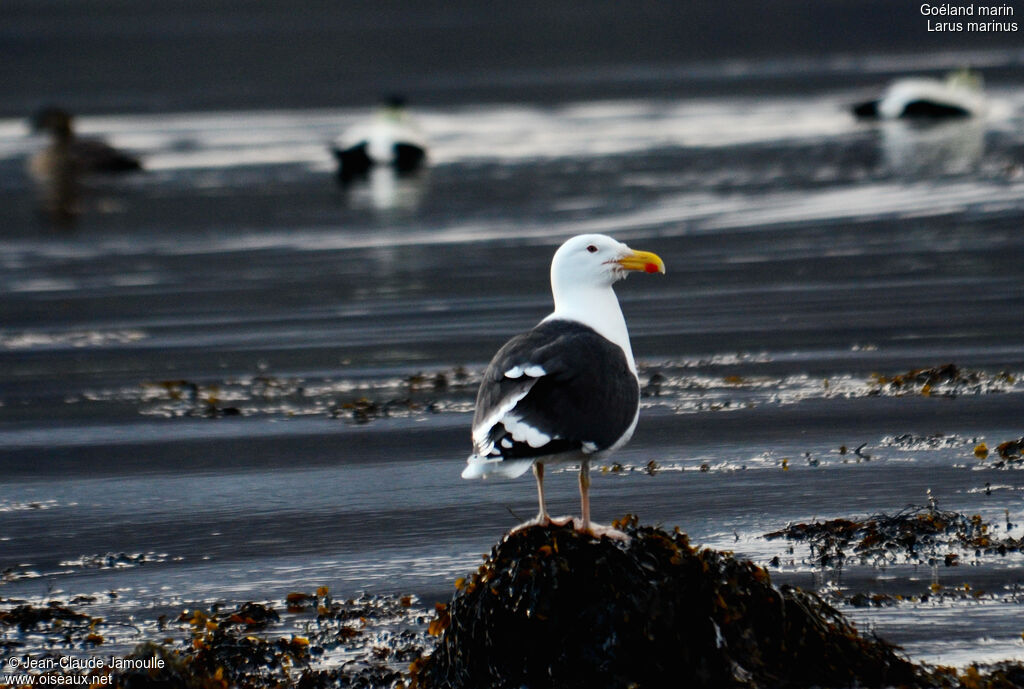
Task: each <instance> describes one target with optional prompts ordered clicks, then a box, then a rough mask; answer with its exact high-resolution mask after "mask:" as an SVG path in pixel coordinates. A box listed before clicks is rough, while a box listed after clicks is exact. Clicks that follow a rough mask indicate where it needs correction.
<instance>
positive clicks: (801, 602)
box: [413, 519, 922, 689]
mask: <svg viewBox="0 0 1024 689" xmlns="http://www.w3.org/2000/svg"><path fill="white" fill-rule="evenodd" d="M619 526H621V527H623V528H624V529H625V531H626V533H627V534H628V535H629V536H630V538H629V540H628V541H625V542H623V541H618V540H613V539H609V538H602V539H600V540H598V539H595V538H593V537H590V536H586V535H581V534H579V533H577V532H576V531H574V530H573V529H572V528H570V527H557V526H551V527H531V528H527V529H524V530H522V531H519V532H516V533H514V534H510V535H509V536H507V537H506V538H505V539H504V540H503V541H502V542H501V543H499V544H498V545H497V546H496V547H495V548H494V550H493V551H492V552H491V555H490V557H489V558H488V559H487V561H486V562H485V563H484V564H483V565H482V566H481V567H480V569H479V570H478V571H477V572H476V573H475V574H474V575H473V576H472V577H471V579H470V580H468V581H464V580H460V581H458V582H457V583H456V585H457V586H458V587H459V588H460V590H459V592H458V593H457V594H456V595H455V596H454V598H453V599H452V601H451V604H450V605H448V606H447V607H444V606H441V608H440V609H439V615H438V619H437V620H436V621H435V624H434V631H435V632H437V633H439V634H441V635H442V636H441V639H440V640H439V643H438V645H437V648H436V649H435V651H434V653H433V654H432V655H431V656H430V657H429V658H427V659H425V660H423V661H421V662H420V663H418V664H415V665H414V668H413V686H414V687H419V688H420V689H434V688H440V687H451V688H453V689H458V688H460V687H466V688H469V687H491V688H494V689H498V688H503V687H508V688H510V689H511V688H513V687H514V688H516V689H518V688H519V687H523V686H527V687H557V688H566V689H567V688H575V687H663V686H668V685H667V684H666V682H669V683H670V684H671V686H687V687H761V686H771V687H783V686H786V687H811V686H821V687H829V686H836V687H838V686H843V687H845V686H849V685H851V684H856V685H859V686H865V687H880V686H892V685H916V684H920V683H921V678H922V675H921V672H920V670H919V669H918V668H917V667H916V666H914V665H913V664H911V663H910V662H908V661H907V660H905V659H904V658H902V657H901V656H900V655H898V654H897V653H896V649H895V647H893V646H891V645H889V644H886V643H885V642H882V641H879V640H874V639H867V638H864V637H862V636H860V635H858V634H857V632H856V630H855V629H854V628H853V626H852V625H851V624H850V623H848V622H847V621H846V620H844V619H843V617H842V616H841V615H840V614H839V613H838V612H837V611H836V610H835V609H833V608H831V607H830V606H829V605H827V604H826V603H825V602H824V601H822V600H821V599H820V598H819V597H818V596H816V595H814V594H811V593H805V592H802V591H800V590H798V589H793V588H790V587H781V588H775V587H773V586H772V585H771V582H770V580H769V576H768V573H767V572H766V571H765V570H764V569H762V568H760V567H758V566H756V565H754V564H752V563H750V562H748V561H745V560H739V559H736V558H734V557H732V555H731V554H728V553H720V552H717V551H713V550H706V549H702V550H697V549H694V548H692V547H691V546H690V544H689V542H688V540H687V537H686V536H685V535H684V534H681V533H679V532H678V530H677V531H676V532H675V533H668V532H666V531H663V530H661V529H657V528H653V527H640V526H638V524H637V522H636V520H635V519H627V520H626V523H624V524H619Z"/></svg>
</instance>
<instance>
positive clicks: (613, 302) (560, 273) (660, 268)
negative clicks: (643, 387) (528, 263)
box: [548, 234, 665, 371]
mask: <svg viewBox="0 0 1024 689" xmlns="http://www.w3.org/2000/svg"><path fill="white" fill-rule="evenodd" d="M631 271H640V272H644V273H664V272H665V264H664V263H663V262H662V260H661V259H660V258H659V257H658V256H657V255H655V254H652V253H651V252H649V251H634V250H633V249H630V248H629V247H628V246H626V245H625V244H623V243H622V242H618V241H615V240H614V239H612V238H611V237H607V236H605V235H603V234H581V235H578V236H576V237H573V238H572V239H570V240H568V241H567V242H566V243H565V244H563V245H562V246H561V247H559V249H558V251H556V252H555V257H554V258H553V259H552V260H551V294H552V296H553V297H554V299H555V310H554V312H553V313H552V314H551V315H550V316H548V319H563V320H570V321H576V322H578V323H583V324H584V325H587V326H589V327H591V328H593V329H594V330H596V331H597V332H598V333H600V334H601V335H602V336H604V337H605V338H607V339H608V340H611V341H612V342H614V343H615V344H617V345H619V346H620V347H622V350H623V352H625V354H626V359H627V361H628V362H629V367H630V369H631V370H634V371H635V370H636V365H635V364H634V362H633V352H632V350H631V349H630V346H629V333H628V332H627V330H626V321H625V319H624V318H623V317H622V310H621V309H620V308H619V300H618V299H616V298H615V292H614V291H613V290H612V285H614V284H615V283H616V282H618V281H619V280H621V279H623V278H624V277H626V276H627V275H628V274H629V273H630V272H631Z"/></svg>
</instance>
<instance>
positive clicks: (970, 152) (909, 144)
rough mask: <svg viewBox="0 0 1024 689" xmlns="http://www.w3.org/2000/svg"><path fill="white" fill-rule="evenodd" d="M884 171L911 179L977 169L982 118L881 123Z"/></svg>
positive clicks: (982, 137)
mask: <svg viewBox="0 0 1024 689" xmlns="http://www.w3.org/2000/svg"><path fill="white" fill-rule="evenodd" d="M880 129H881V136H882V153H883V156H884V160H885V167H886V169H887V171H889V172H892V173H894V174H897V175H905V176H911V177H934V176H941V175H962V174H966V173H969V172H972V171H974V170H977V169H978V166H979V165H980V164H981V161H982V156H983V155H984V153H985V130H986V123H985V120H984V118H977V117H972V118H965V119H959V120H953V121H948V122H934V123H932V122H928V123H918V122H908V121H902V120H899V121H887V122H883V123H882V124H881V127H880Z"/></svg>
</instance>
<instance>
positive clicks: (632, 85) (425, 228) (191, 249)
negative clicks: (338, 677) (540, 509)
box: [0, 1, 1024, 663]
mask: <svg viewBox="0 0 1024 689" xmlns="http://www.w3.org/2000/svg"><path fill="white" fill-rule="evenodd" d="M918 8H919V4H915V3H891V2H886V3H882V2H877V3H870V2H869V3H863V2H859V3H853V2H850V3H846V2H823V3H814V4H809V3H789V2H783V3H770V4H769V3H757V4H755V3H741V4H729V5H713V6H712V5H710V4H700V5H699V6H697V7H683V6H681V5H676V4H669V3H641V4H629V5H627V4H624V3H594V4H591V5H588V6H586V7H584V8H582V9H581V8H580V7H579V6H578V5H568V4H564V5H563V4H557V3H556V4H550V3H548V4H539V3H538V4H536V5H522V4H519V5H516V9H515V10H514V11H513V10H511V9H507V8H506V9H502V8H493V7H484V6H482V5H479V6H478V5H476V4H470V3H464V4H461V5H458V4H452V3H437V4H433V5H432V4H412V3H409V4H408V6H405V4H399V3H383V4H373V5H370V4H365V5H360V4H345V5H334V4H330V5H328V4H326V3H324V4H322V5H319V6H315V7H314V6H312V5H304V6H303V8H302V9H301V10H297V9H295V8H294V7H293V6H292V5H289V4H286V3H258V4H257V3H253V4H252V5H251V6H246V5H239V4H231V5H227V4H216V3H214V4H211V3H190V2H180V3H162V4H137V3H127V2H125V3H92V2H89V3H87V2H79V3H45V2H32V3H30V2H17V1H15V2H5V3H4V4H3V6H2V8H0V19H2V21H0V49H2V50H3V56H4V67H3V70H2V71H0V93H2V94H3V95H4V98H3V99H2V101H0V116H2V117H5V118H7V119H3V120H0V228H2V236H0V372H2V373H0V476H2V487H0V569H2V570H6V578H5V583H3V584H0V596H3V597H9V598H17V597H25V598H28V599H33V600H35V599H40V600H42V599H45V597H46V596H48V595H51V594H55V595H67V596H71V595H74V594H78V593H103V592H106V591H110V590H115V591H117V592H118V598H117V599H116V600H113V599H112V600H109V601H108V600H106V598H104V601H105V602H104V603H103V604H102V605H105V606H107V607H108V608H109V610H105V611H103V612H104V614H109V615H113V616H114V617H117V616H122V617H123V616H130V617H131V618H133V619H135V620H136V621H141V620H150V621H151V620H152V619H154V618H155V617H156V615H157V614H159V613H160V612H164V611H166V610H168V609H174V608H175V607H177V606H182V605H185V604H187V603H189V602H193V601H211V600H218V599H220V600H223V599H227V600H247V599H271V598H274V597H276V596H281V595H283V594H284V593H285V592H287V591H289V590H292V589H294V588H304V589H310V588H313V587H315V586H316V585H320V584H327V585H330V586H331V587H332V590H335V591H337V592H338V593H339V594H341V595H350V594H353V593H355V592H357V591H360V590H370V591H374V592H382V593H405V592H413V593H416V594H418V595H419V596H420V597H421V598H422V599H423V600H424V601H427V602H429V601H432V600H440V599H443V598H445V597H446V596H447V595H448V593H449V591H450V586H451V581H452V580H453V579H454V578H455V577H456V576H459V575H461V574H464V573H465V572H466V571H467V570H469V569H472V568H473V567H475V566H476V564H477V563H478V561H479V554H480V553H482V552H485V551H487V550H488V549H489V548H490V546H491V545H492V544H493V543H494V542H495V541H496V540H497V539H498V538H499V537H500V536H501V534H502V533H504V531H506V530H507V529H508V528H510V527H511V526H512V525H514V524H515V523H516V522H517V520H519V519H523V518H526V517H527V516H529V515H530V514H531V513H532V510H533V509H534V500H535V498H534V495H533V490H534V489H533V485H532V482H531V481H529V480H528V479H523V480H521V481H513V482H486V483H481V482H465V481H462V480H460V479H459V473H460V471H461V467H462V462H463V461H464V457H465V455H466V454H467V452H468V444H469V442H468V425H469V421H470V417H471V411H472V402H473V394H474V390H475V384H476V382H477V380H478V376H479V373H480V371H481V369H482V368H483V366H484V365H485V364H486V362H487V360H488V358H489V357H490V355H491V354H492V353H493V352H494V351H495V349H496V348H497V347H498V346H500V344H501V343H502V342H503V341H504V340H505V339H506V338H507V337H509V336H510V335H512V334H513V333H515V332H517V331H519V330H522V329H524V328H527V327H530V325H532V324H533V323H535V322H536V321H537V320H538V319H539V318H541V317H542V316H543V315H545V314H546V313H547V310H548V309H549V308H550V303H549V300H550V296H549V292H548V284H547V266H548V262H549V260H550V256H551V253H552V252H553V250H554V249H555V247H556V246H557V245H558V244H559V243H560V242H561V241H562V240H563V239H564V238H566V237H568V236H571V235H573V234H576V233H579V232H590V231H600V232H607V233H610V234H614V235H615V236H616V237H618V238H620V239H623V240H625V241H627V242H629V243H630V244H632V245H634V246H636V247H637V248H644V249H649V250H653V251H656V252H658V253H659V254H660V255H661V256H662V257H663V258H664V259H665V262H666V264H667V266H668V274H667V275H666V276H665V277H664V278H661V277H660V276H659V277H648V276H637V277H635V278H633V279H630V280H629V281H628V282H626V283H624V284H622V285H621V286H620V287H619V288H618V293H619V295H620V299H621V301H622V304H623V309H624V311H625V313H626V316H627V320H628V322H629V326H630V330H631V333H632V340H633V348H634V351H635V353H636V355H637V359H638V361H639V362H640V364H641V377H642V379H643V382H644V383H645V384H646V383H648V382H649V381H650V379H651V378H652V377H653V376H654V375H655V374H658V375H661V376H664V383H663V386H662V390H661V394H660V395H657V396H655V395H653V394H652V395H650V396H648V397H645V399H644V408H643V411H642V417H641V423H640V426H639V428H638V431H637V434H636V436H635V438H634V440H633V441H632V442H631V443H630V445H629V446H627V447H626V448H624V449H623V450H622V451H621V452H620V453H619V455H618V456H617V457H616V459H617V460H618V461H619V462H621V463H622V465H623V467H624V470H623V471H622V472H611V471H609V472H607V473H601V472H600V471H598V472H596V475H595V479H594V510H595V516H596V518H597V519H599V520H601V521H610V520H611V519H613V518H616V517H618V516H621V515H622V514H624V513H626V512H633V513H639V514H640V516H641V518H642V519H643V520H644V521H648V522H652V523H662V524H665V525H669V526H674V525H679V526H680V527H681V528H683V529H684V530H686V531H687V532H688V533H689V534H690V535H691V537H692V538H693V540H694V542H696V543H700V544H706V545H710V546H714V547H720V548H731V549H735V550H737V551H739V552H740V553H743V554H745V555H748V556H750V557H753V558H754V559H755V560H757V561H758V562H761V563H766V562H769V561H770V560H771V558H772V557H774V556H776V555H781V556H782V560H783V562H782V564H781V565H780V566H779V567H777V568H775V569H773V576H774V577H776V579H777V580H779V581H794V582H796V583H799V584H801V585H805V586H811V587H815V586H819V587H824V588H825V589H836V590H839V591H840V592H846V593H853V592H858V591H860V592H875V591H894V592H900V593H904V594H906V595H914V594H920V593H921V592H923V591H930V590H931V584H932V583H933V581H938V582H941V583H942V584H943V585H947V586H949V587H954V586H960V585H962V584H963V583H964V582H970V583H972V584H973V585H974V586H975V587H978V586H983V587H984V588H985V589H986V590H988V591H989V592H990V593H991V597H990V598H988V599H985V600H984V601H982V602H980V603H979V602H975V601H971V602H969V603H964V604H955V603H933V604H931V605H926V604H911V603H907V604H904V605H901V606H898V607H897V608H895V609H892V610H885V611H878V610H873V611H867V612H865V611H860V610H856V609H846V610H844V611H845V612H850V613H851V614H853V615H855V616H859V617H858V621H860V622H861V623H862V624H863V625H864V626H866V627H869V628H875V629H877V630H878V631H879V633H881V634H882V635H883V636H886V637H887V638H892V639H893V640H895V641H897V642H899V643H904V644H905V645H906V646H907V648H908V650H909V651H910V652H911V653H912V654H914V655H915V657H923V658H926V659H933V660H941V661H943V662H958V663H960V662H966V661H967V660H970V659H978V658H982V659H984V658H990V659H991V658H1002V657H1020V656H1021V655H1022V650H1021V649H1022V648H1024V647H1022V646H1021V641H1020V629H1019V623H1018V620H1019V602H1018V601H1017V599H1016V598H1015V597H1014V593H1013V592H1014V591H1016V588H1015V587H1019V585H1020V584H1021V583H1024V582H1022V575H1021V568H1020V561H1019V558H1015V557H1008V558H978V559H977V560H976V561H975V562H974V563H973V564H970V565H965V566H962V567H954V568H945V569H941V568H940V569H937V570H935V569H931V568H928V567H919V566H914V565H904V566H901V567H894V568H892V569H889V570H879V569H876V568H872V567H859V568H858V567H851V568H849V569H848V570H846V571H843V572H836V571H826V572H815V570H814V568H813V567H811V566H809V565H808V564H807V563H806V562H804V561H803V557H804V555H803V554H801V553H800V552H799V551H797V552H794V553H787V551H786V544H783V543H780V542H778V541H771V542H769V541H765V540H764V539H763V538H761V536H762V534H764V533H766V532H768V531H772V530H775V529H779V528H782V527H783V526H784V525H785V524H786V523H787V522H788V521H790V520H802V521H807V520H811V519H813V518H821V519H825V518H832V517H852V516H858V515H860V516H864V515H867V514H872V513H877V512H889V513H893V512H896V511H898V510H900V509H902V508H903V507H904V506H906V505H907V504H922V503H924V502H925V501H926V500H927V495H928V491H931V492H932V495H933V496H935V497H937V498H938V499H939V501H940V505H941V506H942V507H943V508H947V509H954V510H958V511H963V512H965V513H969V514H970V513H980V514H982V515H983V516H984V517H985V518H986V519H988V520H990V521H992V522H993V523H994V524H1002V523H1004V521H1005V518H1004V515H1005V514H1009V515H1011V516H1012V519H1013V521H1014V522H1015V523H1017V524H1022V523H1024V515H1021V512H1024V507H1022V503H1021V499H1022V494H1024V479H1022V478H1021V474H1020V471H1019V470H1007V469H998V468H996V467H994V466H993V464H994V463H993V462H989V463H983V462H979V460H978V459H977V458H976V457H975V456H974V453H973V448H974V447H975V445H977V444H978V443H979V442H986V443H987V444H988V445H989V446H990V447H994V446H996V445H997V444H998V443H1000V442H1003V441H1006V440H1011V439H1014V438H1018V437H1020V436H1021V435H1022V433H1024V429H1022V428H1021V422H1020V419H1021V418H1022V412H1024V406H1022V404H1021V397H1020V393H1021V389H1022V387H1021V384H1020V382H1019V381H1020V379H1021V378H1020V377H1021V374H1022V373H1024V346H1022V345H1021V342H1022V336H1024V319H1022V318H1021V315H1022V312H1024V308H1022V307H1024V269H1022V266H1024V238H1022V235H1021V217H1022V210H1024V177H1022V174H1021V164H1022V162H1024V127H1022V122H1024V117H1022V110H1024V74H1022V71H1021V67H1022V51H1021V48H1020V44H1019V34H1007V35H1002V34H994V35H975V34H958V35H956V36H939V35H935V34H929V33H928V32H927V31H926V29H925V18H924V17H922V16H921V15H920V13H919V10H918ZM964 64H970V65H972V66H974V67H976V68H978V69H980V70H981V71H982V72H983V74H984V76H985V79H986V85H987V89H988V93H989V96H990V101H991V107H990V112H989V114H988V116H987V117H985V118H983V119H981V120H978V121H971V122H963V123H958V124H955V125H952V126H945V127H933V128H917V127H907V126H902V125H899V124H892V125H891V126H890V125H879V126H875V125H863V124H858V123H856V122H855V121H854V120H853V119H852V117H851V116H850V115H849V112H848V106H849V104H850V103H852V102H854V101H855V100H857V99H859V98H862V97H865V96H866V95H871V94H874V93H877V91H878V90H879V89H880V88H882V86H884V84H885V83H886V82H887V81H889V80H890V79H891V78H893V77H894V76H899V75H903V74H906V73H914V74H923V75H928V76H942V74H943V73H944V72H945V71H947V70H949V69H953V68H956V67H959V66H962V65H964ZM394 90H400V91H403V92H405V93H406V94H408V95H409V97H410V99H411V101H412V102H413V103H414V105H415V106H417V107H416V110H415V112H416V114H417V115H418V117H419V119H420V122H421V124H422V126H423V129H424V130H425V132H426V133H427V136H428V137H429V138H430V140H431V144H432V145H431V165H430V170H429V172H428V174H427V175H426V176H425V177H424V178H422V179H419V180H416V181H413V182H410V183H405V182H401V183H399V182H396V180H387V179H381V180H375V182H376V183H375V184H369V185H361V186H357V187H355V188H352V189H348V190H342V189H340V188H338V186H337V185H336V184H335V182H334V179H333V175H332V163H331V158H330V155H329V153H328V151H327V147H326V143H327V141H329V140H330V139H331V138H333V137H334V136H337V135H338V134H339V133H340V132H341V131H343V130H344V129H345V127H347V126H348V125H350V124H352V123H353V122H357V121H359V120H360V119H362V118H364V117H366V116H367V115H369V114H370V112H371V110H370V106H371V105H372V103H373V102H374V101H375V100H376V98H377V97H378V96H379V95H380V94H381V93H386V92H389V91H394ZM51 101H53V102H61V103H64V104H66V105H67V106H68V107H70V108H72V109H73V110H75V111H77V112H80V113H83V115H84V116H83V117H81V118H80V123H79V124H80V125H81V128H82V130H83V131H85V132H86V133H89V134H94V135H101V136H104V137H107V138H109V139H110V140H111V141H113V142H114V143H116V144H118V145H119V146H122V147H124V148H127V149H129V150H131V151H133V152H135V153H137V154H139V155H140V156H141V157H142V159H143V161H144V163H145V166H146V168H147V171H146V172H145V173H143V174H140V175H134V176H129V177H126V178H122V179H117V180H98V179H94V180H89V181H88V183H87V184H86V185H85V191H84V195H83V198H84V201H83V203H84V205H85V209H84V212H83V214H82V216H81V218H79V220H78V221H77V223H75V224H74V225H72V226H71V227H62V228H55V227H52V226H50V225H48V224H47V223H46V222H45V221H43V220H40V218H38V217H37V216H36V214H35V213H34V210H33V206H34V192H33V189H32V185H31V183H30V182H29V179H28V178H27V176H26V174H25V171H24V164H25V159H26V157H27V156H28V155H30V154H31V153H32V152H33V151H34V150H36V149H37V148H38V147H39V146H40V145H41V143H42V142H41V141H40V140H38V139H33V138H32V137H30V136H29V134H28V131H27V128H26V127H25V124H24V121H23V117H24V115H25V114H26V113H28V112H30V111H31V110H33V109H34V108H35V107H37V106H38V105H39V104H40V103H42V102H51ZM947 362H954V363H956V364H957V365H958V366H959V367H960V368H961V369H962V370H963V371H964V372H966V374H967V375H968V377H969V378H970V382H968V383H963V384H959V385H949V386H946V387H944V388H943V387H941V386H940V389H939V390H937V391H936V392H937V394H935V395H932V396H926V395H922V394H920V391H919V390H914V391H913V393H912V394H901V391H897V390H894V389H892V388H890V387H886V386H884V385H882V384H880V383H879V382H878V381H877V379H875V378H874V377H873V375H872V374H874V373H881V374H885V375H894V374H899V373H905V372H907V371H909V370H910V369H914V368H919V367H926V366H935V365H940V364H944V363H947ZM1004 373H1005V374H1007V375H1002V374H1004ZM938 434H941V435H938ZM862 445H863V446H864V449H863V450H862V453H861V454H860V455H857V454H854V453H853V452H852V450H853V449H854V448H857V447H858V446H862ZM841 448H846V449H847V451H846V452H843V451H842V449H841ZM868 455H870V461H869V460H867V459H866V457H867V456H868ZM651 460H654V461H656V462H657V463H658V464H659V465H660V466H661V467H662V469H663V470H662V471H661V472H660V473H657V474H656V475H654V476H648V475H647V474H646V473H644V472H643V471H642V470H641V468H642V467H643V466H644V465H646V464H647V462H649V461H651ZM549 484H550V488H549V490H550V499H551V501H552V503H553V505H554V509H556V510H557V511H559V512H565V513H569V512H572V511H574V510H576V509H577V504H576V501H577V499H576V496H575V491H576V489H575V482H574V478H573V476H572V474H571V472H570V471H567V472H555V473H553V475H552V477H551V479H550V481H549ZM1001 520H1002V521H1001ZM1001 528H1002V527H1001ZM1015 528H1016V530H1015V531H1014V530H1011V535H1013V536H1016V537H1019V536H1020V535H1021V532H1020V527H1019V526H1018V527H1015ZM106 553H115V554H116V553H125V554H127V555H129V556H131V558H133V559H131V560H130V561H126V562H124V563H123V564H124V565H125V566H123V567H112V566H104V565H101V564H97V561H96V560H95V559H93V558H94V557H95V556H102V555H105V554H106ZM970 558H971V554H970V553H966V554H965V555H964V562H965V563H966V562H967V561H968V560H970ZM101 559H102V558H101ZM140 624H141V622H140ZM132 641H133V639H132V638H131V637H130V635H128V638H126V639H124V641H123V643H124V644H126V645H130V644H131V642H132Z"/></svg>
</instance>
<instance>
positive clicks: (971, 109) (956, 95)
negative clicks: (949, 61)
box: [853, 71, 986, 120]
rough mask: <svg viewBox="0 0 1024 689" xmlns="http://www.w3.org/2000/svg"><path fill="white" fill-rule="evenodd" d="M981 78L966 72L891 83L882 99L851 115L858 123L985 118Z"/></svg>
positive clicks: (862, 104)
mask: <svg viewBox="0 0 1024 689" xmlns="http://www.w3.org/2000/svg"><path fill="white" fill-rule="evenodd" d="M985 110H986V101H985V96H984V93H983V92H982V88H981V78H980V76H978V75H977V74H975V73H973V72H968V71H959V72H954V73H953V74H951V75H949V77H947V78H946V79H945V80H944V81H940V80H938V79H900V80H898V81H894V82H893V83H892V84H891V85H890V86H889V88H888V89H886V91H885V93H884V94H883V95H882V98H880V99H878V100H872V101H867V102H864V103H859V104H857V105H855V106H854V107H853V114H854V115H856V116H857V117H859V118H862V119H885V120H892V119H919V120H936V119H950V118H958V117H976V116H980V115H983V114H985Z"/></svg>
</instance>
